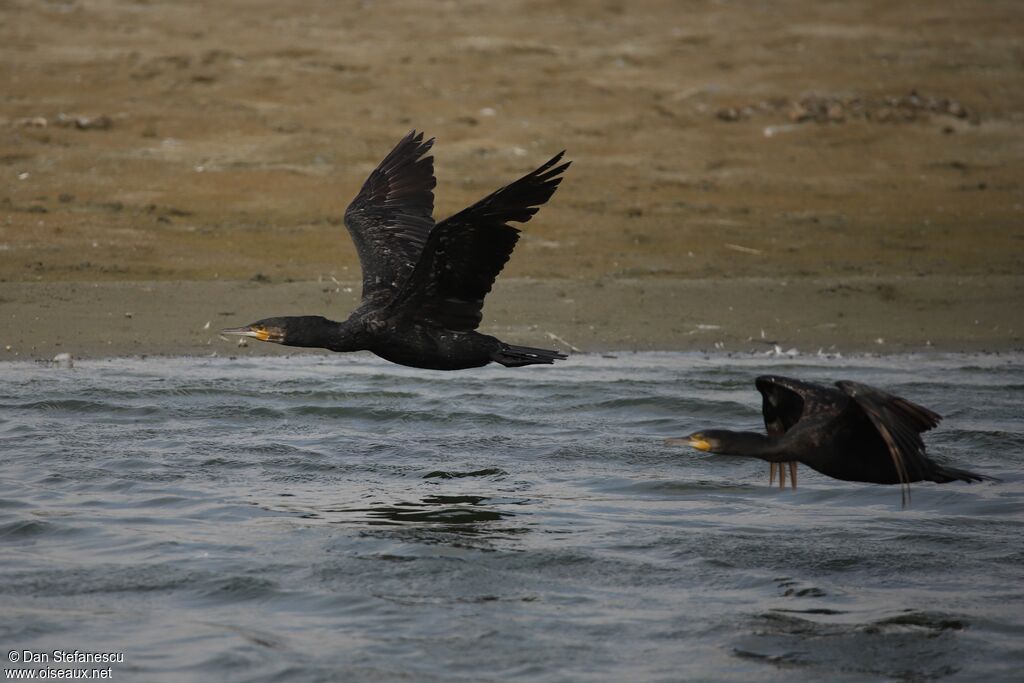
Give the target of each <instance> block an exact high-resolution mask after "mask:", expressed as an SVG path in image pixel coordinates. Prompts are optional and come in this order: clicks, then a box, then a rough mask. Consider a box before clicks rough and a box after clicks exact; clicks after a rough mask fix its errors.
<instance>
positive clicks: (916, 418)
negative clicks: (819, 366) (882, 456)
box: [836, 381, 942, 503]
mask: <svg viewBox="0 0 1024 683" xmlns="http://www.w3.org/2000/svg"><path fill="white" fill-rule="evenodd" d="M836 386H837V387H839V389H840V390H841V391H842V392H843V393H844V394H846V395H847V396H849V397H850V398H852V399H853V401H854V403H855V404H856V406H857V407H858V408H859V409H860V410H862V411H863V412H864V414H865V415H867V417H868V419H869V420H870V421H871V424H872V425H873V426H874V427H875V429H876V430H878V434H879V435H880V436H881V437H882V440H883V441H884V442H885V445H886V446H887V447H888V449H889V455H891V456H892V462H893V465H894V466H895V467H896V472H897V474H898V475H899V478H900V483H901V484H902V486H903V501H904V503H906V501H907V500H908V499H909V494H910V485H909V484H910V482H911V481H917V480H919V479H923V478H927V477H926V475H927V473H928V472H929V471H930V470H931V469H933V468H934V464H933V463H931V461H930V460H929V459H928V456H927V455H926V454H925V447H924V441H923V440H922V439H921V432H924V431H927V430H929V429H932V428H933V427H935V426H937V425H938V424H939V422H940V421H941V420H942V417H941V416H940V415H938V414H937V413H934V412H932V411H931V410H928V409H927V408H925V407H924V406H919V405H917V404H916V403H912V402H910V401H908V400H906V399H904V398H900V397H899V396H893V395H892V394H889V393H886V392H884V391H882V390H881V389H876V388H875V387H872V386H868V385H867V384H861V383H859V382H850V381H840V382H836Z"/></svg>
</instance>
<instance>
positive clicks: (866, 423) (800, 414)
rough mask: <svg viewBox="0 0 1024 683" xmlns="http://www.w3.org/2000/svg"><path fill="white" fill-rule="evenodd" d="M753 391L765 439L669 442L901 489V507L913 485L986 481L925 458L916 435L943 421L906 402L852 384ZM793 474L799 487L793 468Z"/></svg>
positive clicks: (729, 436)
mask: <svg viewBox="0 0 1024 683" xmlns="http://www.w3.org/2000/svg"><path fill="white" fill-rule="evenodd" d="M755 384H756V386H757V389H758V391H760V392H761V395H762V397H763V402H762V412H763V413H764V421H765V426H766V428H767V432H768V433H767V435H764V434H757V433H753V432H733V431H728V430H720V429H715V430H703V431H699V432H694V433H693V434H691V435H690V436H688V437H686V438H685V439H683V440H681V439H671V440H670V441H673V442H680V441H684V442H685V443H688V444H690V445H692V446H694V447H695V448H698V449H700V450H705V451H709V452H712V453H721V454H724V455H743V456H749V457H755V458H760V459H762V460H767V461H768V462H770V463H773V464H775V463H779V464H781V463H784V462H801V463H803V464H805V465H807V466H808V467H810V468H812V469H814V470H817V471H818V472H821V473H822V474H825V475H827V476H830V477H833V478H835V479H842V480H846V481H862V482H870V483H876V484H901V485H902V486H903V493H904V502H905V501H906V499H907V496H908V495H909V484H910V483H911V482H917V481H933V482H938V483H946V482H950V481H958V480H959V481H967V482H972V481H982V480H985V479H991V477H986V476H984V475H980V474H974V473H973V472H968V471H966V470H961V469H957V468H954V467H946V466H944V465H940V464H939V463H937V462H935V461H934V460H932V459H931V458H929V457H928V455H927V453H926V452H925V446H924V441H923V440H922V439H921V434H922V433H923V432H925V431H928V430H929V429H933V428H934V427H936V426H938V424H939V422H940V421H941V420H942V417H941V416H939V415H938V414H936V413H934V412H932V411H931V410H929V409H927V408H925V407H923V406H919V405H917V404H916V403H912V402H910V401H908V400H906V399H904V398H901V397H899V396H894V395H892V394H889V393H886V392H885V391H882V390H881V389H876V388H875V387H871V386H868V385H867V384H860V383H858V382H850V381H840V382H836V384H835V387H828V386H822V385H819V384H812V383H810V382H802V381H800V380H796V379H790V378H787V377H773V376H763V377H758V378H757V380H756V381H755ZM790 471H791V473H793V485H794V486H796V479H795V466H793V467H792V468H791V470H790ZM780 472H781V467H780Z"/></svg>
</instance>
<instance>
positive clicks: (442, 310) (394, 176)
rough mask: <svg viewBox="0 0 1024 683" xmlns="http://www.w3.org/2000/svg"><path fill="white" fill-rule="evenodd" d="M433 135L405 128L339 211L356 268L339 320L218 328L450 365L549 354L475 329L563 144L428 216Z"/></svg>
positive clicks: (522, 361) (416, 363)
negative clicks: (469, 200)
mask: <svg viewBox="0 0 1024 683" xmlns="http://www.w3.org/2000/svg"><path fill="white" fill-rule="evenodd" d="M433 143H434V141H433V139H430V140H427V141H426V142H424V141H423V134H422V133H417V132H416V131H412V132H410V133H409V134H408V135H406V136H405V138H404V139H402V141H401V142H399V143H398V145H397V146H396V147H395V148H394V149H393V150H392V151H391V153H390V154H388V155H387V156H386V157H385V158H384V160H383V161H381V162H380V164H379V165H378V166H377V168H376V169H375V170H374V171H373V172H372V173H371V174H370V177H369V178H367V180H366V182H365V183H364V184H363V187H362V189H361V190H360V191H359V194H358V195H356V198H355V199H354V200H353V201H352V203H351V204H350V205H349V207H348V209H346V211H345V226H346V227H347V228H348V231H349V234H350V235H351V236H352V241H353V242H354V243H355V245H356V251H357V252H358V254H359V261H360V264H361V265H362V269H363V292H362V301H361V302H360V305H359V307H358V308H357V309H356V310H355V311H353V313H352V314H351V315H350V316H349V318H348V320H346V321H344V322H340V323H339V322H333V321H330V320H327V319H325V318H321V317H319V316H301V317H284V318H268V319H265V320H261V321H258V322H256V323H253V324H252V325H248V326H246V327H241V328H235V329H230V330H224V332H225V333H227V334H236V335H242V336H249V337H255V338H257V339H260V340H261V341H274V342H278V343H281V344H285V345H291V346H313V347H321V348H327V349H331V350H333V351H359V350H367V351H372V352H373V353H375V354H377V355H378V356H380V357H382V358H385V359H387V360H390V361H392V362H394V363H399V364H402V365H409V366H413V367H418V368H429V369H435V370H459V369H463V368H473V367H479V366H481V365H486V364H487V363H490V362H492V361H493V362H497V363H501V364H502V365H506V366H509V367H519V366H522V365H533V364H537V363H546V364H550V363H553V362H554V361H556V360H561V359H564V358H565V355H563V354H561V353H559V352H557V351H549V350H547V349H535V348H531V347H525V346H512V345H509V344H506V343H504V342H502V341H500V340H498V339H496V338H494V337H491V336H488V335H485V334H480V333H479V332H477V331H476V328H477V326H478V325H479V324H480V321H481V318H482V309H483V303H484V297H486V296H487V294H488V293H489V292H490V291H491V287H492V286H493V284H494V280H495V278H496V277H497V276H498V274H499V273H500V272H501V269H502V268H503V267H504V266H505V263H506V262H507V261H508V259H509V256H510V255H511V254H512V249H513V248H514V247H515V245H516V242H517V241H518V239H519V230H518V229H516V228H514V227H512V226H510V225H508V223H510V222H517V223H525V222H527V221H529V220H530V218H532V217H533V215H534V214H535V213H537V210H538V209H539V208H540V206H541V205H542V204H544V203H545V202H547V201H548V200H549V199H550V198H551V196H552V195H553V194H554V192H555V190H556V189H557V188H558V185H559V183H561V182H562V178H561V175H562V173H563V172H564V171H565V169H567V168H568V167H569V162H566V163H561V164H560V163H559V162H560V161H561V159H562V156H563V154H564V152H562V153H559V154H558V155H556V156H555V157H554V158H552V159H551V160H550V161H548V162H547V163H546V164H544V165H543V166H541V167H540V168H538V169H537V170H535V171H533V172H532V173H529V174H527V175H526V176H524V177H522V178H520V179H519V180H517V181H515V182H513V183H511V184H510V185H506V186H505V187H503V188H501V189H499V190H497V191H496V192H493V193H492V194H490V195H488V196H487V197H485V198H484V199H481V200H480V201H478V202H477V203H476V204H474V205H473V206H470V207H469V208H467V209H463V210H462V211H460V212H458V213H457V214H455V215H454V216H451V217H450V218H447V219H445V220H443V221H441V222H440V223H438V224H436V225H435V224H434V219H433V217H432V215H433V210H434V193H433V189H434V186H435V184H436V181H435V180H434V166H433V164H434V160H433V157H430V156H424V155H425V154H426V153H427V152H428V151H429V150H430V148H431V146H432V145H433Z"/></svg>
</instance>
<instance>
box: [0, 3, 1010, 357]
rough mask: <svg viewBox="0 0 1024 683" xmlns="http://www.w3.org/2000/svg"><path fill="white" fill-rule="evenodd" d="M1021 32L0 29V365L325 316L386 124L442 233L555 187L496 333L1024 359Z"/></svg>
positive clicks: (239, 7) (566, 12)
mask: <svg viewBox="0 0 1024 683" xmlns="http://www.w3.org/2000/svg"><path fill="white" fill-rule="evenodd" d="M1020 35H1024V4H1022V3H1020V2H1019V1H1016V0H993V1H992V2H985V3H971V2H967V3H959V4H954V3H885V2H878V1H874V0H862V1H860V2H848V3H820V2H816V1H814V0H780V1H779V2H773V3H768V4H764V3H759V2H742V1H740V2H729V3H722V2H711V1H708V2H702V1H697V2H690V3H685V4H680V3H679V2H673V1H668V0H665V1H663V2H662V1H658V0H652V1H651V2H644V3H632V4H631V3H620V2H616V1H612V2H602V3H593V2H572V1H570V2H562V3H557V4H555V5H553V4H551V3H546V2H536V1H535V0H510V1H508V2H502V3H495V2H464V3H463V2H460V3H432V4H430V5H429V7H428V6H424V5H423V4H422V3H417V2H412V1H411V0H396V1H395V2H387V3H382V2H364V3H299V4H296V5H290V4H283V5H282V4H281V3H278V2H270V1H269V0H245V1H244V2H243V1H242V0H225V1H224V2H218V3H213V4H208V5H202V6H199V5H196V6H191V5H187V4H185V5H181V4H176V3H170V4H168V3H138V2H135V1H134V0H93V1H90V2H80V1H78V0H60V1H54V2H46V3H34V2H22V1H17V0H16V1H15V2H8V3H0V84H2V86H3V87H2V88H0V91H2V93H3V94H2V95H0V178H2V179H3V181H2V183H0V321H2V327H0V353H2V354H4V355H2V356H0V357H4V358H6V357H11V358H14V357H18V358H25V357H34V358H49V357H52V356H53V355H54V353H56V352H59V351H68V352H71V353H74V354H76V355H83V356H96V355H107V354H115V355H116V354H135V353H212V352H215V351H216V352H218V353H225V352H231V353H255V352H257V351H259V352H267V351H269V350H271V348H270V347H266V346H261V347H259V349H257V348H256V347H250V348H249V349H248V350H246V349H240V350H239V349H235V348H234V347H231V346H230V345H229V344H227V343H226V342H222V341H219V340H218V339H217V338H216V336H215V335H214V334H213V333H212V332H211V330H215V329H216V328H218V327H220V326H223V325H228V324H232V325H233V324H239V323H245V322H250V321H251V320H253V319H256V318H259V317H264V316H265V315H268V314H280V313H300V312H322V313H327V314H330V315H331V316H332V317H340V316H342V315H344V313H345V312H346V311H347V310H348V309H349V308H350V306H351V305H352V303H353V295H352V294H350V293H346V292H344V291H338V292H334V291H333V288H338V289H339V290H341V289H342V288H341V287H338V286H337V285H335V284H334V281H335V280H337V281H340V282H351V281H354V280H357V279H358V262H357V260H356V257H355V252H354V249H353V248H352V246H351V243H350V242H349V239H348V236H347V234H346V233H345V229H344V227H343V226H342V224H341V220H340V217H341V215H342V212H343V210H344V207H345V205H346V204H347V202H348V200H349V199H350V198H351V197H352V196H354V195H355V193H356V191H357V190H358V187H359V185H360V184H361V183H362V181H363V179H364V178H365V177H366V175H367V173H368V172H369V171H370V170H371V169H372V168H373V167H374V166H375V165H376V163H377V162H378V161H379V160H380V159H381V158H382V156H383V155H384V154H386V152H387V151H388V150H389V149H390V148H391V146H392V145H393V144H394V143H395V141H397V140H398V139H399V138H400V137H401V136H402V135H403V134H404V133H405V132H406V131H408V130H409V129H410V128H419V129H424V130H426V132H427V133H428V135H433V136H436V137H437V140H438V142H437V145H436V146H435V148H434V155H435V159H436V170H437V176H438V187H437V190H436V206H437V214H438V215H446V214H448V213H451V212H452V211H455V210H458V209H460V208H461V207H463V206H465V205H467V204H468V203H470V202H472V201H475V200H476V199H478V198H480V197H482V196H483V195H485V194H486V193H487V192H489V191H491V190H493V189H495V188H497V187H498V186H500V185H502V184H504V183H507V182H509V181H510V180H512V179H514V178H515V177H517V176H518V175H520V174H522V173H525V172H527V171H529V170H531V169H532V168H534V167H535V166H537V165H538V164H540V163H542V162H543V161H544V160H546V159H547V158H549V157H550V156H551V155H552V154H554V153H555V152H557V151H558V150H561V149H567V150H568V156H569V158H571V159H572V160H573V161H574V164H573V167H572V168H571V169H570V171H569V173H567V175H566V180H565V183H564V184H563V185H562V187H561V188H560V190H559V192H558V193H557V194H556V196H555V197H554V198H553V200H552V201H551V202H550V203H549V205H548V206H545V207H544V209H543V210H542V211H541V212H540V214H539V215H538V216H537V218H536V219H535V220H533V221H532V222H530V223H529V224H528V225H527V226H525V230H524V234H523V239H522V240H521V242H520V243H519V245H518V246H517V248H516V252H515V254H514V255H513V258H512V260H511V261H510V262H509V264H508V266H507V268H506V271H505V273H503V275H502V277H501V278H500V279H499V282H498V285H497V287H496V289H495V292H494V294H493V297H492V298H491V299H490V300H489V301H488V305H487V307H486V309H485V321H484V324H485V330H487V331H490V332H494V333H498V334H500V335H502V336H504V337H507V338H509V339H510V340H512V341H519V342H528V343H534V344H543V343H548V342H549V341H550V340H549V339H548V337H547V335H548V333H551V334H554V335H556V336H558V337H560V338H562V339H565V340H567V341H568V342H570V343H571V344H573V345H575V346H577V347H579V348H583V349H620V348H621V349H627V348H629V349H631V348H642V349H651V348H653V349H691V348H700V349H715V348H718V349H724V350H726V351H730V350H746V349H755V350H757V349H764V348H765V345H764V344H763V341H772V342H778V343H779V344H780V346H782V347H784V348H790V347H796V348H798V349H801V350H808V351H809V350H816V349H817V348H819V347H822V348H826V349H827V348H831V347H833V346H834V347H835V348H836V349H841V350H868V349H870V350H874V351H893V350H905V349H919V348H928V343H929V342H930V343H931V345H932V347H933V348H942V349H979V348H991V349H1008V348H1017V347H1019V346H1020V334H1021V330H1022V329H1024V325H1022V323H1021V312H1020V311H1021V309H1022V308H1024V307H1022V306H1021V304H1020V302H1021V301H1022V300H1024V297H1022V296H1021V293H1022V292H1021V289H1022V285H1021V278H1022V277H1024V164H1022V161H1021V160H1022V159H1024V143H1022V140H1024V89H1022V88H1020V70H1021V54H1022V53H1021V48H1020V38H1019V36H1020ZM323 283H330V287H328V286H327V285H324V284H323ZM324 289H329V290H330V291H328V292H324V291H322V290H324ZM127 314H131V317H128V315H127ZM207 322H209V323H210V328H209V329H205V328H204V326H205V324H206V323H207ZM533 326H536V327H533ZM762 330H764V340H762V339H761V331H762ZM751 338H752V340H751ZM878 339H882V340H883V343H877V342H876V340H878ZM716 344H717V347H716ZM7 346H10V349H11V350H10V351H3V348H4V347H7Z"/></svg>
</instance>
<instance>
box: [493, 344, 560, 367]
mask: <svg viewBox="0 0 1024 683" xmlns="http://www.w3.org/2000/svg"><path fill="white" fill-rule="evenodd" d="M491 358H492V360H494V361H495V362H496V363H501V364H502V365H504V366H505V367H506V368H520V367H522V366H524V365H537V364H544V365H551V364H552V363H554V362H555V361H556V360H565V359H566V358H568V356H567V355H565V354H564V353H559V352H558V351H551V350H549V349H535V348H533V347H530V346H512V345H511V344H502V345H501V347H500V348H499V349H498V350H497V351H495V353H494V355H493V356H491Z"/></svg>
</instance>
